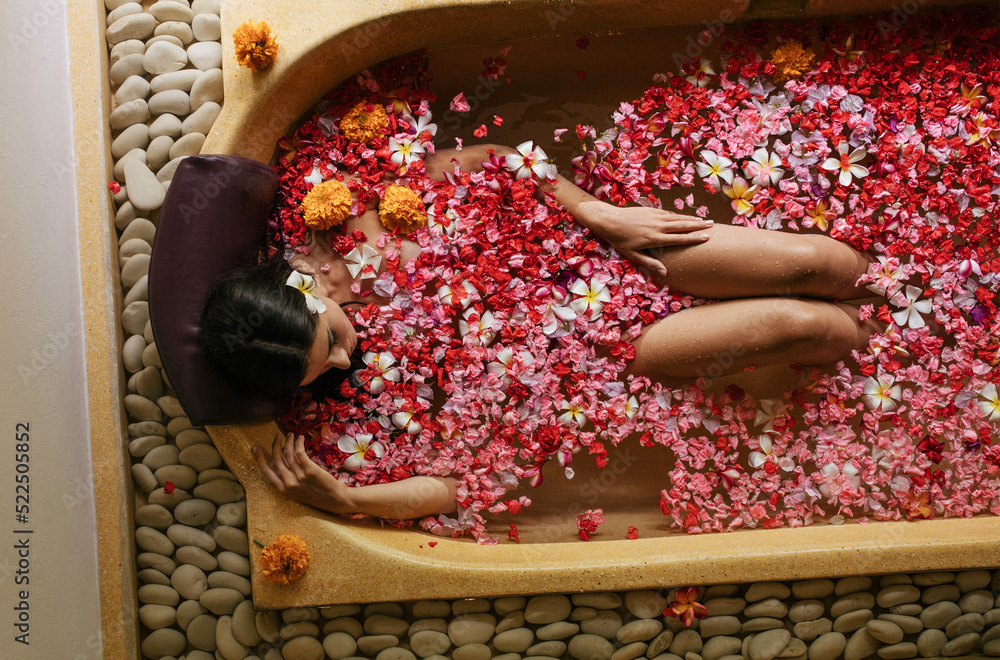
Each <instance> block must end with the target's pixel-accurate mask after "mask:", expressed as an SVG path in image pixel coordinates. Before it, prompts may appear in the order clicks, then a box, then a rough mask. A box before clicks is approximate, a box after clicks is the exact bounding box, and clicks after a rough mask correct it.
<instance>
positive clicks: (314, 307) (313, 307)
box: [285, 270, 326, 314]
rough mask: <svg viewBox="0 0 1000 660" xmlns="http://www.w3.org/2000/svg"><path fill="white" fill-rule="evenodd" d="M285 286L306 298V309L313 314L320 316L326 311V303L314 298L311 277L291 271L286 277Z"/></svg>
mask: <svg viewBox="0 0 1000 660" xmlns="http://www.w3.org/2000/svg"><path fill="white" fill-rule="evenodd" d="M285 285H286V286H290V287H292V288H293V289H298V290H299V291H301V292H302V295H304V296H305V297H306V309H308V310H309V311H310V312H312V313H313V314H316V313H319V314H322V313H323V312H325V311H326V303H325V302H323V301H322V300H320V299H319V298H318V297H317V296H316V293H315V291H316V280H314V279H313V278H312V276H311V275H306V274H305V273H300V272H299V271H297V270H293V271H292V272H291V273H290V274H289V275H288V279H287V280H285Z"/></svg>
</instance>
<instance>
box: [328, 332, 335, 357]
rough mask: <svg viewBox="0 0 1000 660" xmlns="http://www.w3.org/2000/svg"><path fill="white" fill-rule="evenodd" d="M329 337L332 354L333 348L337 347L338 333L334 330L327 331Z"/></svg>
mask: <svg viewBox="0 0 1000 660" xmlns="http://www.w3.org/2000/svg"><path fill="white" fill-rule="evenodd" d="M327 336H328V338H329V339H330V353H332V352H333V347H334V346H336V345H337V333H336V332H334V331H333V330H327Z"/></svg>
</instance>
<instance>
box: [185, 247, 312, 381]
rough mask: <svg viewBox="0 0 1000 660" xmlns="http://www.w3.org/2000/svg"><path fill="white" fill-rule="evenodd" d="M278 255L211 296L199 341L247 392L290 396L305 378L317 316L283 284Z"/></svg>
mask: <svg viewBox="0 0 1000 660" xmlns="http://www.w3.org/2000/svg"><path fill="white" fill-rule="evenodd" d="M291 272H292V268H291V266H289V265H288V262H286V261H285V260H284V259H282V258H281V256H280V255H278V256H277V257H275V258H272V259H270V260H268V261H265V262H263V263H260V264H258V265H256V266H251V267H249V268H244V269H240V270H237V271H234V272H233V273H230V274H229V275H227V276H226V277H225V278H224V279H223V280H222V281H221V282H219V284H218V285H217V286H216V287H215V290H214V291H212V293H211V295H210V296H209V297H208V301H207V302H206V303H205V310H204V312H202V316H201V326H200V328H199V333H198V340H199V343H200V344H201V348H202V350H203V351H204V352H205V355H207V356H208V357H209V359H211V360H212V361H213V362H214V363H215V364H216V365H217V366H218V367H219V368H220V369H222V370H223V371H225V372H226V373H228V374H229V375H230V376H232V378H233V381H234V383H236V384H239V385H240V386H242V387H244V388H245V389H248V390H252V391H256V392H263V393H266V394H270V395H273V396H286V395H289V394H291V393H292V392H293V391H295V389H296V388H298V387H299V383H301V382H302V379H303V378H304V377H305V373H306V368H307V364H308V357H309V348H310V347H311V346H312V343H313V340H314V339H315V338H316V316H315V315H314V314H312V313H310V312H309V310H308V308H307V307H306V300H305V296H303V295H302V293H301V292H299V290H298V289H295V288H293V287H290V286H286V285H285V280H286V279H288V275H289V274H290V273H291Z"/></svg>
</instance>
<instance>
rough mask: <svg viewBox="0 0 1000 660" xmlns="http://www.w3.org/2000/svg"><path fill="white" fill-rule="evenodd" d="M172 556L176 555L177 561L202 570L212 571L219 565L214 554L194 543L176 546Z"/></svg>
mask: <svg viewBox="0 0 1000 660" xmlns="http://www.w3.org/2000/svg"><path fill="white" fill-rule="evenodd" d="M174 556H175V557H177V560H178V561H181V562H184V563H185V564H191V565H193V566H197V567H198V568H200V569H201V570H203V571H214V570H215V569H216V568H218V566H219V560H218V559H216V558H215V555H212V554H210V553H208V552H206V551H205V550H203V549H202V548H199V547H197V546H194V545H182V546H181V547H179V548H177V552H176V553H174Z"/></svg>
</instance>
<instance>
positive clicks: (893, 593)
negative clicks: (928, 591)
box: [875, 584, 920, 608]
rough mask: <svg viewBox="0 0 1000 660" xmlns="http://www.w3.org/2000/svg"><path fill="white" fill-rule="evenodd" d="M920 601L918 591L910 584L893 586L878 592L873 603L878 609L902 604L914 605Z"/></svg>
mask: <svg viewBox="0 0 1000 660" xmlns="http://www.w3.org/2000/svg"><path fill="white" fill-rule="evenodd" d="M919 599H920V589H917V588H916V587H914V586H913V585H910V584H895V585H892V586H889V587H886V588H884V589H882V590H881V591H879V592H878V595H877V596H876V597H875V602H876V603H878V606H879V607H886V608H888V607H892V606H893V605H902V604H904V603H915V602H917V601H918V600H919Z"/></svg>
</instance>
